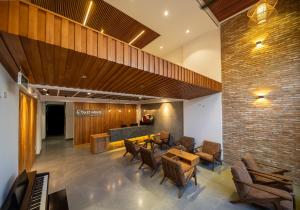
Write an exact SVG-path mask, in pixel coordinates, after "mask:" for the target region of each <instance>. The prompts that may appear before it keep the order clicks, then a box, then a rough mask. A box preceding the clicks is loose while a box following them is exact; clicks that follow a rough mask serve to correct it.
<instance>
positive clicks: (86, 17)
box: [83, 1, 93, 26]
mask: <svg viewBox="0 0 300 210" xmlns="http://www.w3.org/2000/svg"><path fill="white" fill-rule="evenodd" d="M92 4H93V1H90V4H89V7H88V10H87V12H86V15H85V18H84V21H83V25H84V26H85V24H86V21H87V19H88V17H89V14H90V11H91V8H92Z"/></svg>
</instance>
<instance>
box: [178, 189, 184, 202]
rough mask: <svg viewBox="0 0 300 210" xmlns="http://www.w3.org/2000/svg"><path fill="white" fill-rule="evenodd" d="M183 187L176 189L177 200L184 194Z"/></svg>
mask: <svg viewBox="0 0 300 210" xmlns="http://www.w3.org/2000/svg"><path fill="white" fill-rule="evenodd" d="M184 190H185V187H179V188H178V198H179V199H180V198H181V197H182V195H183V193H184Z"/></svg>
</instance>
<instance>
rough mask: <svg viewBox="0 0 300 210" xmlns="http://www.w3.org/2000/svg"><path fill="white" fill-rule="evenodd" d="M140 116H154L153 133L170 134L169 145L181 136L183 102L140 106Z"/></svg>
mask: <svg viewBox="0 0 300 210" xmlns="http://www.w3.org/2000/svg"><path fill="white" fill-rule="evenodd" d="M141 110H142V113H141V114H142V116H143V115H145V114H151V115H153V116H154V131H155V132H160V131H162V130H166V131H169V132H170V136H171V143H173V142H174V141H176V140H178V139H179V138H180V137H182V136H183V102H172V103H156V104H143V105H141Z"/></svg>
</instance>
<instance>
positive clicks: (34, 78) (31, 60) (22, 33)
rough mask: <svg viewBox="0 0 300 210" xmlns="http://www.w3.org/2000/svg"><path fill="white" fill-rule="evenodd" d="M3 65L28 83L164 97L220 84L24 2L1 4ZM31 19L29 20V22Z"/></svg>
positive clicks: (201, 91) (206, 92)
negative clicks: (22, 75) (25, 78)
mask: <svg viewBox="0 0 300 210" xmlns="http://www.w3.org/2000/svg"><path fill="white" fill-rule="evenodd" d="M0 16H1V17H0V31H1V35H0V60H1V62H2V63H3V65H4V66H5V67H6V69H8V71H9V73H10V74H11V75H12V77H13V78H15V79H16V75H17V73H18V71H19V70H20V69H22V71H23V72H24V73H25V75H26V76H27V77H28V78H29V81H30V83H32V84H40V85H50V86H59V87H69V88H81V89H88V90H101V91H108V92H117V93H128V94H136V95H147V96H158V97H166V98H178V99H191V98H196V97H200V96H205V95H209V94H213V93H217V92H220V91H221V89H222V84H221V83H219V82H217V81H214V80H212V79H209V78H207V77H205V76H202V75H200V74H198V73H195V72H193V71H191V70H188V69H186V68H183V67H180V66H178V65H175V64H173V63H170V62H168V61H166V60H164V59H161V58H159V57H156V56H153V55H151V54H149V53H146V52H143V51H142V50H140V49H138V48H135V47H132V46H129V45H127V44H126V43H123V42H121V41H119V40H116V39H114V38H112V37H109V36H107V35H104V34H102V33H100V32H98V31H95V30H92V29H90V28H87V27H85V26H82V25H80V24H78V23H75V22H72V21H70V20H68V19H64V18H63V17H62V16H57V15H55V14H54V13H52V12H49V11H47V10H44V9H41V8H37V7H36V6H35V5H32V4H30V3H28V2H23V1H20V2H18V1H9V2H7V1H0ZM29 20H30V21H29Z"/></svg>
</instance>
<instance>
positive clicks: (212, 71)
mask: <svg viewBox="0 0 300 210" xmlns="http://www.w3.org/2000/svg"><path fill="white" fill-rule="evenodd" d="M164 58H166V59H167V60H169V61H171V62H174V63H176V64H178V65H182V66H184V67H186V68H188V69H190V70H193V71H195V72H198V73H199V74H202V75H204V76H207V77H209V78H211V79H214V80H216V81H219V82H221V37H220V30H219V29H216V30H213V31H209V32H207V33H205V34H202V35H200V36H199V37H197V38H196V39H195V40H193V41H191V42H189V43H187V44H185V45H184V46H181V47H179V48H177V49H176V50H174V51H172V52H170V53H168V54H166V55H165V56H164Z"/></svg>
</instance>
